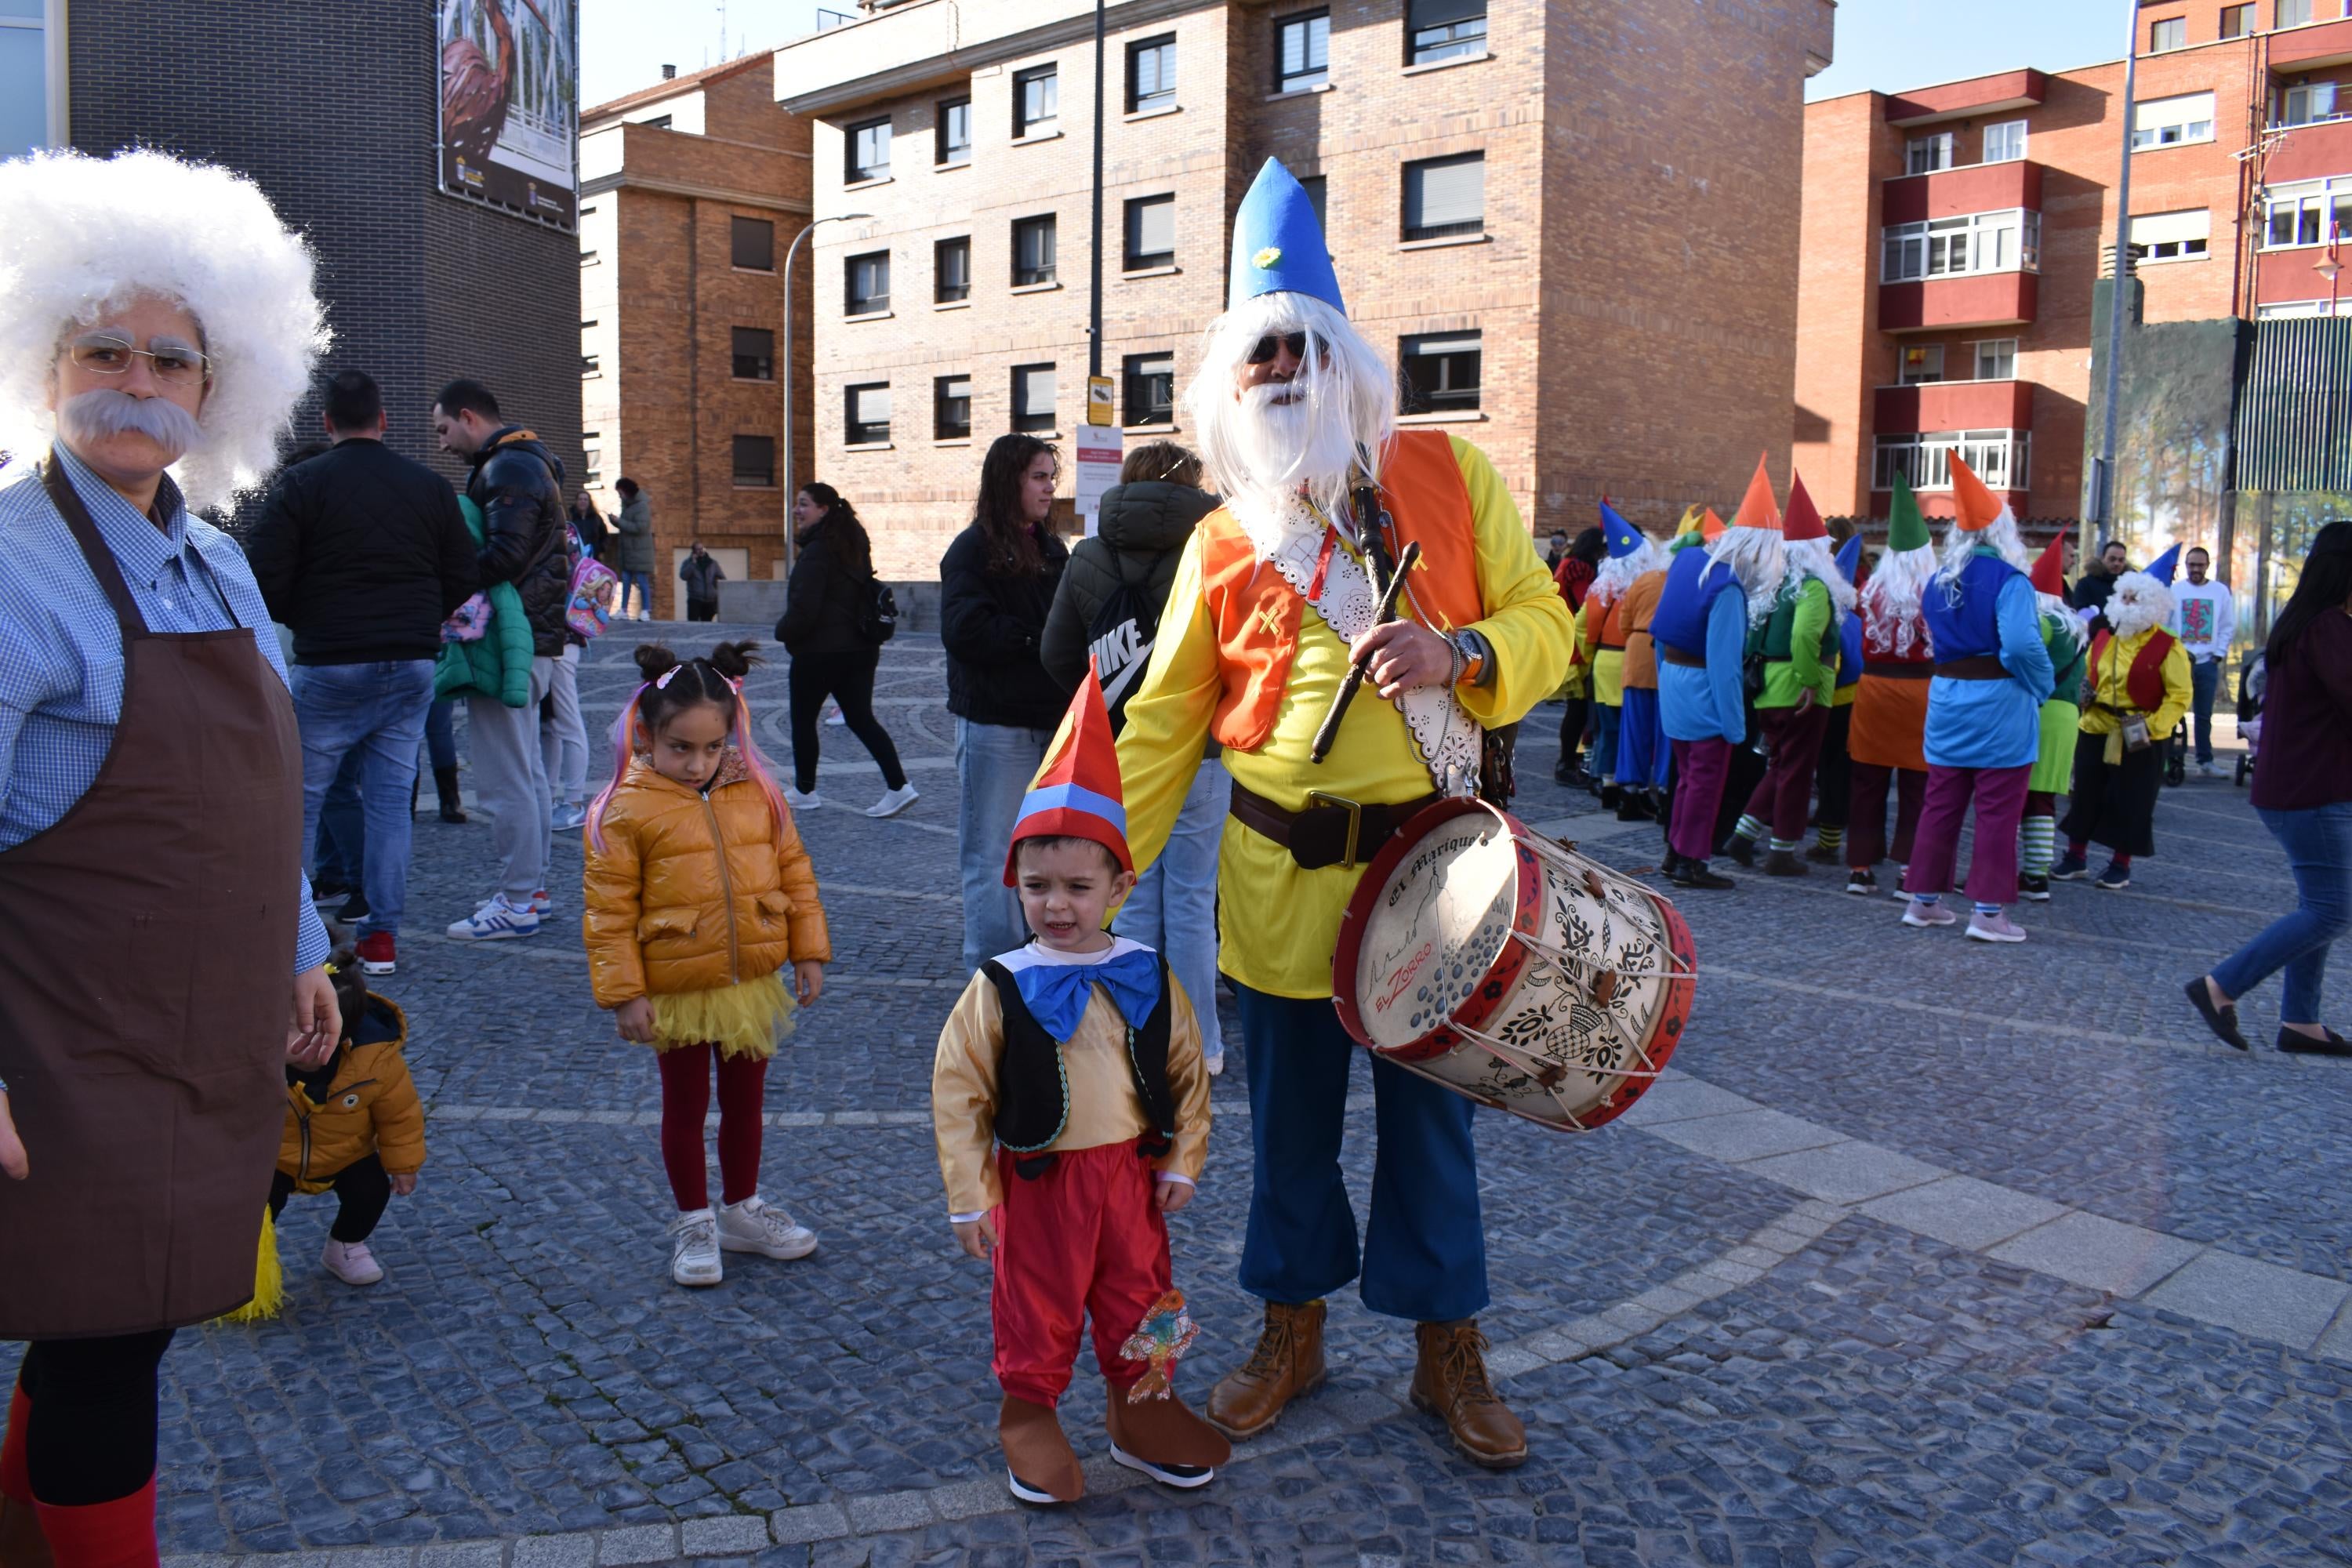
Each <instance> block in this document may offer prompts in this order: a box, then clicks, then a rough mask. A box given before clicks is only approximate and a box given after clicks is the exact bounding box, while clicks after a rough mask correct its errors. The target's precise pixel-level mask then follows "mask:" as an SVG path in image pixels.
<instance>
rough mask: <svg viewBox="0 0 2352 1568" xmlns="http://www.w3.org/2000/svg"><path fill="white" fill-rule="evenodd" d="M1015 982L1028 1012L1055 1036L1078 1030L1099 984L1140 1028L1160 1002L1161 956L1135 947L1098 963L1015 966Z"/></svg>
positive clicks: (1129, 1022)
mask: <svg viewBox="0 0 2352 1568" xmlns="http://www.w3.org/2000/svg"><path fill="white" fill-rule="evenodd" d="M1013 984H1014V985H1015V986H1016V987H1018V988H1019V990H1020V992H1021V1000H1022V1002H1023V1003H1024V1004H1025V1005H1027V1006H1028V1009H1029V1016H1031V1017H1033V1018H1034V1019H1036V1020H1037V1022H1038V1024H1039V1025H1041V1026H1043V1027H1044V1028H1045V1032H1046V1033H1047V1034H1048V1035H1051V1036H1052V1037H1054V1038H1055V1039H1056V1040H1064V1041H1066V1040H1067V1039H1068V1038H1069V1037H1071V1036H1073V1035H1075V1034H1076V1033H1077V1032H1078V1020H1079V1019H1080V1018H1081V1017H1083V1016H1086V1011H1087V996H1088V995H1089V994H1092V992H1093V989H1094V987H1096V986H1097V985H1099V986H1101V987H1102V988H1103V989H1104V990H1105V991H1106V992H1108V993H1109V994H1110V999H1111V1005H1113V1006H1116V1007H1117V1008H1118V1012H1119V1016H1120V1017H1122V1018H1125V1019H1126V1020H1127V1025H1128V1027H1129V1028H1131V1029H1139V1028H1141V1027H1142V1026H1143V1021H1144V1020H1145V1019H1146V1018H1149V1017H1150V1016H1151V1010H1152V1009H1153V1008H1154V1007H1156V1006H1158V1005H1160V955H1159V954H1158V953H1156V952H1152V951H1151V950H1150V949H1149V948H1141V947H1138V948H1129V950H1128V951H1127V952H1122V953H1119V954H1118V955H1117V956H1116V957H1113V958H1107V959H1105V960H1104V961H1103V962H1102V963H1033V964H1030V965H1028V966H1026V967H1025V968H1023V969H1019V970H1015V971H1014V972H1013Z"/></svg>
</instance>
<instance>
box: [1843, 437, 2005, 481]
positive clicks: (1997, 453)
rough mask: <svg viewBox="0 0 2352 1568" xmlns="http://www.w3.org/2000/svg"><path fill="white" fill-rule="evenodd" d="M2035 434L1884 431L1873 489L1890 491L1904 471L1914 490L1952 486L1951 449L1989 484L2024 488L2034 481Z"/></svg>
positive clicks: (1876, 454) (1873, 473)
mask: <svg viewBox="0 0 2352 1568" xmlns="http://www.w3.org/2000/svg"><path fill="white" fill-rule="evenodd" d="M2032 440H2033V437H2032V436H2031V435H2030V434H2028V433H2027V432H2025V431H2023V430H1944V431H1937V432H1935V433H1932V434H1928V435H1921V436H1881V437H1878V444H1877V447H1876V450H1875V452H1874V454H1873V458H1874V460H1873V462H1872V464H1871V481H1870V484H1871V489H1879V490H1891V489H1894V488H1895V475H1897V474H1900V475H1902V476H1903V478H1904V479H1906V480H1907V481H1908V482H1909V484H1910V486H1911V488H1912V489H1915V490H1948V489H1951V488H1952V454H1953V453H1955V452H1957V453H1958V454H1959V456H1960V460H1961V461H1962V462H1965V463H1966V464H1968V466H1969V468H1971V469H1973V470H1974V471H1975V473H1976V476H1977V478H1979V479H1982V480H1983V481H1984V482H1985V484H1986V486H1987V487H1988V488H1989V489H1996V490H2021V489H2027V488H2029V486H2030V485H2031V484H2032V470H2031V468H2030V466H2029V463H2028V458H2029V457H2030V456H2031V451H2032Z"/></svg>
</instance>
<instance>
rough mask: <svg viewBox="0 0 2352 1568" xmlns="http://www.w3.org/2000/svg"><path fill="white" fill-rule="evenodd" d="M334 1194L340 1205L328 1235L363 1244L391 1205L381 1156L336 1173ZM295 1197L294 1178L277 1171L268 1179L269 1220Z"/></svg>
mask: <svg viewBox="0 0 2352 1568" xmlns="http://www.w3.org/2000/svg"><path fill="white" fill-rule="evenodd" d="M334 1193H335V1197H336V1200H337V1201H338V1203H339V1204H340V1205H341V1207H339V1208H338V1209H336V1211H335V1223H334V1224H333V1225H332V1226H329V1227H328V1230H327V1234H328V1235H329V1236H331V1237H334V1238H335V1239H336V1240H337V1241H340V1242H342V1243H344V1244H345V1245H349V1244H350V1243H352V1242H354V1241H365V1240H366V1239H367V1238H368V1237H371V1236H373V1235H374V1234H375V1226H376V1222H377V1221H378V1220H380V1219H382V1218H383V1211H384V1209H385V1208H386V1206H388V1205H390V1204H391V1202H392V1177H391V1176H389V1175H387V1174H386V1173H384V1168H383V1158H382V1157H381V1156H379V1155H375V1154H370V1155H369V1156H368V1157H367V1158H366V1159H364V1160H355V1161H353V1162H352V1163H350V1164H348V1165H345V1166H344V1167H343V1168H342V1169H341V1170H340V1171H337V1172H336V1173H335V1175H334ZM293 1195H294V1178H293V1177H291V1176H289V1175H288V1174H287V1173H285V1172H283V1171H280V1172H278V1173H277V1174H276V1175H274V1176H272V1177H271V1178H270V1179H269V1217H270V1218H271V1219H273V1220H274V1219H276V1218H278V1216H279V1215H282V1214H284V1213H285V1212H286V1200H287V1199H288V1198H289V1197H291V1196H293Z"/></svg>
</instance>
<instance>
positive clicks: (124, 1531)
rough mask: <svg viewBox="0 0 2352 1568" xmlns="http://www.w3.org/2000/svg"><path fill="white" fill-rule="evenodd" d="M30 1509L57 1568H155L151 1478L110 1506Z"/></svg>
mask: <svg viewBox="0 0 2352 1568" xmlns="http://www.w3.org/2000/svg"><path fill="white" fill-rule="evenodd" d="M34 1507H35V1508H36V1509H37V1510H38V1511H39V1514H40V1520H41V1531H42V1533H43V1534H45V1535H46V1536H47V1537H48V1542H49V1550H50V1551H51V1552H54V1553H56V1557H57V1565H58V1568H156V1563H157V1558H156V1552H155V1478H154V1477H152V1476H150V1477H148V1478H147V1484H146V1485H145V1486H143V1487H141V1488H140V1489H138V1490H137V1491H135V1492H132V1493H131V1495H130V1496H129V1497H126V1498H117V1499H115V1500H113V1501H112V1502H96V1503H89V1504H86V1505H84V1506H82V1507H79V1508H59V1507H56V1506H54V1505H52V1504H49V1503H45V1502H44V1503H36V1504H34Z"/></svg>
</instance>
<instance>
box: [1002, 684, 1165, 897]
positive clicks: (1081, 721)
mask: <svg viewBox="0 0 2352 1568" xmlns="http://www.w3.org/2000/svg"><path fill="white" fill-rule="evenodd" d="M1055 837H1070V838H1091V839H1093V840H1094V841H1095V842H1096V843H1097V844H1099V845H1101V846H1102V847H1104V848H1106V849H1108V850H1109V851H1110V853H1111V858H1112V859H1114V860H1117V861H1118V868H1119V869H1120V870H1122V871H1132V870H1134V869H1135V858H1134V857H1133V856H1132V855H1130V854H1129V853H1128V848H1127V795H1126V792H1125V791H1124V790H1122V789H1121V788H1120V787H1119V781H1118V745H1117V743H1116V742H1114V741H1113V739H1112V737H1111V729H1110V710H1109V709H1108V707H1107V706H1105V704H1104V702H1103V689H1102V678H1101V677H1100V676H1098V675H1097V674H1096V673H1095V671H1094V668H1093V667H1092V665H1091V664H1089V665H1088V667H1087V679H1085V681H1084V682H1083V683H1081V684H1080V685H1079V687H1078V689H1077V691H1076V693H1075V694H1074V695H1073V696H1072V697H1071V698H1070V707H1069V710H1068V711H1067V712H1066V713H1064V714H1063V715H1062V727H1061V728H1060V729H1059V730H1056V731H1054V743H1053V744H1052V745H1050V746H1048V747H1046V748H1045V766H1044V767H1042V768H1040V769H1038V770H1037V776H1036V778H1035V779H1034V780H1033V781H1031V783H1030V785H1029V793H1028V794H1027V795H1024V796H1023V797H1022V800H1021V815H1020V816H1017V817H1015V818H1013V844H1012V847H1010V848H1008V849H1007V850H1006V851H1005V853H1004V885H1005V886H1006V887H1008V888H1010V887H1013V885H1014V880H1015V879H1014V875H1013V858H1014V856H1015V854H1016V853H1017V852H1018V851H1019V850H1020V847H1021V841H1022V840H1023V839H1024V838H1055Z"/></svg>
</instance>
